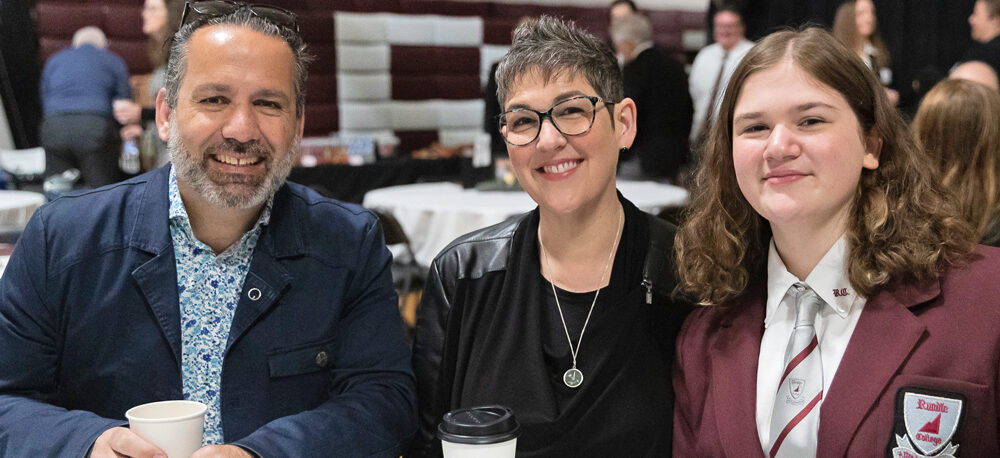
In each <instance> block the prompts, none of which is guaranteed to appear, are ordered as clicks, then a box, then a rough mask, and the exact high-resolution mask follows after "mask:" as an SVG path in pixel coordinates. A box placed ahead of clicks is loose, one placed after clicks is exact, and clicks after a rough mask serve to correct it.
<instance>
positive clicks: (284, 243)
mask: <svg viewBox="0 0 1000 458" xmlns="http://www.w3.org/2000/svg"><path fill="white" fill-rule="evenodd" d="M296 208H297V207H295V206H294V204H293V202H292V197H291V191H290V190H289V188H288V185H284V186H282V187H281V188H279V189H278V192H277V193H276V194H275V195H274V204H273V205H272V207H271V220H270V222H269V223H268V224H267V225H265V226H264V227H263V228H262V232H261V234H260V237H259V238H258V239H257V248H255V249H254V254H253V259H252V260H251V261H250V270H249V271H248V272H247V277H246V279H245V280H244V281H243V291H241V292H240V299H239V302H237V304H236V314H235V315H234V316H233V324H232V325H231V326H230V328H229V338H228V340H226V353H229V349H230V347H232V346H233V344H234V343H236V341H237V340H239V338H240V337H241V336H242V335H243V334H244V333H246V332H247V330H248V329H250V326H252V325H253V324H254V323H255V322H256V321H257V319H258V318H260V316H261V315H263V314H264V313H265V312H267V311H268V310H270V309H271V307H273V306H274V305H275V304H276V303H277V302H278V299H280V298H281V294H282V293H283V292H284V290H285V288H287V287H288V285H289V284H291V281H292V277H291V275H289V274H288V271H287V270H285V268H284V267H282V266H281V264H279V263H278V261H277V260H278V259H280V258H283V257H290V256H299V255H302V254H303V253H304V252H305V242H304V240H303V237H302V234H301V232H300V226H299V221H302V219H304V218H303V217H302V216H300V215H297V214H296Z"/></svg>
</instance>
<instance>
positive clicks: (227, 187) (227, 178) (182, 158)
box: [167, 122, 299, 209]
mask: <svg viewBox="0 0 1000 458" xmlns="http://www.w3.org/2000/svg"><path fill="white" fill-rule="evenodd" d="M298 143H299V139H298V137H296V138H295V139H294V140H293V141H292V143H291V144H289V145H287V146H286V147H287V148H288V150H289V151H288V152H287V153H286V154H284V155H282V157H281V159H279V160H278V161H277V162H275V161H274V157H275V154H274V152H273V151H272V150H271V149H270V148H268V147H267V146H266V145H264V144H262V143H261V142H260V141H252V142H247V143H240V142H237V141H235V140H232V139H225V140H223V141H222V142H220V143H216V144H213V145H210V146H209V147H208V148H206V150H205V151H203V152H200V153H194V154H192V152H191V150H190V149H189V148H188V147H187V145H185V144H184V142H183V141H182V140H181V135H180V132H179V130H178V128H177V123H176V122H171V123H170V138H169V139H168V140H167V151H168V152H169V153H170V162H171V163H172V164H173V166H174V170H175V171H176V173H177V177H178V178H179V179H181V180H183V181H184V183H185V184H186V185H187V186H189V187H191V189H193V190H194V191H195V192H197V193H198V195H200V196H201V197H202V198H203V199H205V200H207V201H208V202H209V203H211V204H213V205H216V206H219V207H224V208H237V209H250V208H255V207H259V206H261V205H263V204H264V202H265V201H267V199H269V198H270V197H271V196H272V195H274V193H275V192H277V191H278V188H280V187H281V185H283V184H284V183H285V179H287V178H288V174H289V173H291V170H292V165H293V164H294V162H295V157H296V156H297V154H296V151H295V150H294V145H297V144H298ZM225 151H233V152H240V153H250V154H251V155H252V156H256V157H260V158H262V159H264V160H265V167H266V168H265V171H264V175H263V176H262V177H257V176H249V175H239V174H225V175H222V176H217V177H216V178H217V180H213V179H212V177H210V176H209V167H208V166H209V161H212V160H213V159H212V158H211V155H213V154H214V153H216V152H225ZM199 156H200V157H199ZM214 175H218V174H214Z"/></svg>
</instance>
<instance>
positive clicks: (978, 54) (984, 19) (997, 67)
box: [961, 0, 1000, 74]
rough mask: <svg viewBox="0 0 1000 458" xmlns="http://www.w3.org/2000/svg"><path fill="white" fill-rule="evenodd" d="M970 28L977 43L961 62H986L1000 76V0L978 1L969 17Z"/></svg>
mask: <svg viewBox="0 0 1000 458" xmlns="http://www.w3.org/2000/svg"><path fill="white" fill-rule="evenodd" d="M969 28H970V33H971V35H972V40H973V41H974V42H975V43H973V45H972V47H970V48H969V50H968V51H966V53H965V56H964V57H963V58H962V60H961V61H962V62H966V61H970V60H978V61H982V62H986V63H987V64H990V66H991V67H993V71H994V72H995V73H997V74H1000V0H976V3H975V4H974V5H973V8H972V14H971V15H969Z"/></svg>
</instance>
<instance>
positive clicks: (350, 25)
mask: <svg viewBox="0 0 1000 458" xmlns="http://www.w3.org/2000/svg"><path fill="white" fill-rule="evenodd" d="M333 21H334V30H335V31H336V38H337V42H341V43H342V42H371V43H382V42H385V41H386V39H387V37H388V32H387V29H388V22H389V18H388V15H387V14H371V13H344V12H339V11H338V12H336V13H334V15H333Z"/></svg>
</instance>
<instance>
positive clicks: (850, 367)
mask: <svg viewBox="0 0 1000 458" xmlns="http://www.w3.org/2000/svg"><path fill="white" fill-rule="evenodd" d="M940 292H941V285H940V282H939V281H936V280H935V281H930V282H926V283H924V284H922V285H919V286H912V285H909V286H901V285H898V284H897V285H889V286H887V287H885V288H882V289H881V290H880V291H879V292H878V293H876V294H875V296H874V297H872V298H870V299H869V300H868V302H867V303H866V304H865V306H864V310H863V311H862V312H861V317H860V319H859V320H858V325H857V327H856V328H855V329H854V334H852V335H851V340H850V343H848V345H847V350H846V351H845V352H844V357H843V359H842V360H841V363H840V366H839V367H838V368H837V373H836V375H835V376H834V377H835V378H834V380H833V384H832V385H831V386H830V392H829V393H827V395H826V396H824V399H823V405H822V407H821V409H820V422H819V424H820V426H819V453H818V454H817V456H819V457H825V456H831V457H832V456H844V454H846V453H847V447H848V445H849V444H850V441H851V439H852V438H853V437H854V434H855V433H856V432H857V430H858V428H859V427H860V426H861V423H862V421H863V420H864V419H865V417H867V416H868V415H869V413H870V411H871V409H872V408H873V406H874V405H875V402H876V401H877V400H878V399H879V398H880V397H881V396H882V394H883V391H884V390H885V389H886V387H887V386H888V385H889V382H890V380H891V379H892V377H893V375H894V374H895V373H896V372H897V371H898V370H899V368H900V367H901V366H902V365H903V363H904V362H905V361H906V359H907V358H908V357H909V355H910V353H911V352H912V351H913V348H914V347H915V346H916V345H917V342H918V341H919V340H920V338H921V336H923V334H924V332H926V327H925V326H924V325H923V324H922V323H921V322H920V321H919V320H917V318H916V317H915V316H914V315H913V313H912V312H910V311H909V310H908V309H907V308H908V307H912V306H915V305H918V304H922V303H925V302H927V301H929V300H931V299H933V298H935V297H937V296H938V295H939V294H940Z"/></svg>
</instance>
